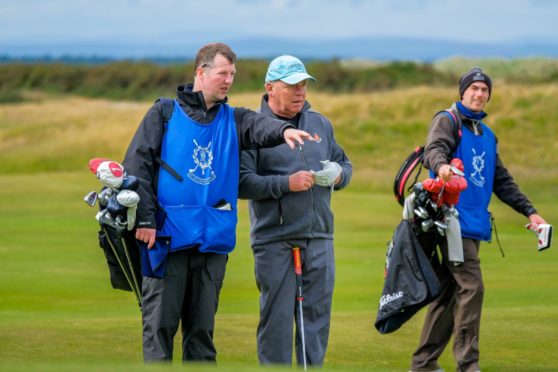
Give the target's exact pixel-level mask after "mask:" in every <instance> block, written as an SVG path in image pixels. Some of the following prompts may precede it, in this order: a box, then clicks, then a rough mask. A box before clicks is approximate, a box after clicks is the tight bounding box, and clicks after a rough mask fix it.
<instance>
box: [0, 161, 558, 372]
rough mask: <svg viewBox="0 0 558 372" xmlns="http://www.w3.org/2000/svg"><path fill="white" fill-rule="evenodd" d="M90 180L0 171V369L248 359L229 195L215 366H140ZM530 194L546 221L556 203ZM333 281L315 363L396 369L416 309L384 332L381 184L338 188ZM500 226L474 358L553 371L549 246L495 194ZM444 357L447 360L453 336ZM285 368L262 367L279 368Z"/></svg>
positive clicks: (249, 367) (557, 251)
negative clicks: (379, 322)
mask: <svg viewBox="0 0 558 372" xmlns="http://www.w3.org/2000/svg"><path fill="white" fill-rule="evenodd" d="M97 189H98V182H97V180H96V179H95V177H94V176H93V175H91V174H90V173H89V172H88V171H87V170H86V169H84V171H83V172H79V173H44V174H35V175H10V176H0V190H1V194H0V197H1V200H0V203H1V204H0V205H2V213H1V214H0V226H1V229H2V232H3V234H2V244H0V257H1V258H2V270H0V282H1V283H2V286H1V287H0V370H2V371H29V370H43V371H97V370H103V371H107V370H110V371H124V370H126V371H129V370H138V371H143V370H146V371H158V370H168V369H169V368H171V369H176V368H180V369H181V370H182V369H186V370H196V371H205V370H208V371H209V370H216V369H218V370H220V371H237V370H238V371H240V370H242V371H257V370H260V369H261V368H260V367H258V364H257V357H256V340H255V335H256V326H257V322H258V292H257V289H256V286H255V282H254V274H253V272H254V270H253V258H252V253H251V250H250V248H249V244H248V239H247V238H248V228H249V224H248V217H247V211H246V202H240V203H239V211H240V212H239V225H238V244H237V249H236V250H235V251H234V252H233V253H232V254H231V255H230V258H229V263H228V269H227V274H226V278H225V283H224V286H223V290H222V295H221V301H220V305H219V311H218V314H217V319H216V322H217V324H216V329H215V343H216V346H217V350H218V362H219V364H218V366H217V367H214V366H205V365H197V364H196V365H190V366H185V367H182V366H181V363H180V362H179V360H180V346H179V345H180V337H177V339H176V346H175V350H176V352H175V363H174V365H173V366H172V367H169V366H159V365H155V366H152V365H150V366H144V365H143V363H142V356H141V316H140V311H139V309H138V307H137V305H136V304H135V301H134V298H133V295H132V294H131V293H130V292H122V291H117V290H113V289H111V288H110V285H109V281H108V271H107V268H106V266H105V263H104V257H103V253H102V251H101V250H100V249H99V248H98V246H97V241H96V231H97V226H96V221H95V220H94V215H95V212H96V211H95V210H94V209H91V208H89V207H87V206H86V204H85V203H84V202H83V201H82V198H83V196H84V195H85V194H86V193H87V192H88V191H90V190H97ZM540 197H541V199H537V195H535V197H534V202H535V204H536V205H537V206H538V207H539V210H540V213H541V214H542V215H543V216H544V217H545V218H547V219H548V221H550V222H551V223H552V221H558V218H557V217H558V202H556V201H554V200H551V199H550V198H547V197H545V196H544V195H543V196H540ZM333 209H334V212H335V221H336V233H335V239H336V245H335V255H336V287H335V294H334V302H333V315H332V322H331V337H330V343H329V349H328V353H327V356H326V360H325V367H324V370H325V371H346V370H348V371H350V370H367V371H406V370H407V368H408V366H409V361H410V355H411V353H412V352H413V350H414V348H415V347H416V344H417V342H418V337H419V333H420V327H421V325H422V319H423V316H424V310H423V311H421V312H420V313H418V314H417V315H416V316H415V317H413V318H412V319H411V320H410V321H409V322H408V323H406V324H405V325H403V327H402V328H401V329H400V330H398V331H396V332H394V333H392V334H389V335H380V334H379V333H378V332H377V331H376V330H375V328H374V326H373V322H374V320H375V316H376V310H377V305H378V300H379V295H380V293H381V290H382V285H383V267H384V262H385V247H386V242H387V241H388V240H389V238H390V237H391V234H392V231H393V229H394V228H395V226H396V224H397V223H398V222H399V219H400V212H401V211H400V207H399V206H398V205H397V204H396V202H395V201H394V199H393V196H392V195H390V194H378V193H364V192H354V191H352V190H351V188H350V187H349V189H347V190H345V191H343V192H339V193H335V194H334V197H333ZM491 209H492V211H493V212H494V214H495V216H496V222H497V227H498V232H499V238H500V241H501V244H502V246H503V249H504V251H505V254H506V257H505V258H502V257H501V255H500V251H499V249H498V246H497V245H496V244H495V243H492V244H483V245H482V247H481V260H482V262H483V273H484V277H485V282H486V283H485V284H486V292H485V306H484V309H483V315H482V327H481V337H480V344H481V365H482V367H483V371H551V370H558V362H557V358H556V350H558V269H557V267H558V248H557V247H556V243H555V246H553V247H552V248H551V249H549V250H547V251H545V252H542V253H539V252H537V250H536V241H535V236H534V235H533V234H532V233H531V232H529V231H527V230H525V228H524V227H523V225H524V224H525V223H526V219H525V218H523V217H521V216H519V215H517V214H515V213H514V212H513V211H511V209H509V208H508V207H507V206H504V205H502V204H501V203H498V202H496V203H493V206H492V208H491ZM440 362H441V364H442V366H443V368H445V369H446V370H447V371H451V370H453V369H454V363H453V359H452V356H451V348H448V350H446V352H445V353H444V355H443V357H442V359H441V361H440ZM285 369H289V368H266V369H265V370H266V371H284V370H285Z"/></svg>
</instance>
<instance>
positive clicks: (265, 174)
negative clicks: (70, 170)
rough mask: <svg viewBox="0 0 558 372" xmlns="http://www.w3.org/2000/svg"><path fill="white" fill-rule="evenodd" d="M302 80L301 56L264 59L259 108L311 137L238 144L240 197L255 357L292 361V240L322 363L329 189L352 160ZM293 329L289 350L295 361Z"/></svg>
mask: <svg viewBox="0 0 558 372" xmlns="http://www.w3.org/2000/svg"><path fill="white" fill-rule="evenodd" d="M308 80H315V79H314V78H313V77H312V76H310V75H309V74H308V73H307V72H306V68H305V67H304V65H303V63H302V62H301V61H300V60H299V59H297V58H295V57H292V56H288V55H283V56H280V57H277V58H276V59H274V60H273V61H272V62H271V64H270V65H269V69H268V71H267V75H266V79H265V89H266V91H267V93H266V94H265V95H264V96H263V99H262V104H261V108H260V110H261V113H263V114H265V115H268V116H271V117H275V118H279V119H282V120H286V121H289V122H291V123H292V124H293V125H294V126H295V127H297V128H298V129H301V130H305V131H306V132H308V133H310V134H311V135H314V137H315V139H317V141H316V142H311V143H308V144H306V145H305V146H304V149H302V148H299V151H285V149H284V148H283V147H284V146H283V145H280V146H277V147H274V148H269V149H259V150H247V151H242V157H241V171H240V189H239V197H240V198H245V199H251V201H250V202H249V209H250V222H251V231H250V238H251V244H252V248H253V252H254V259H255V266H256V270H255V271H256V282H257V285H258V288H259V290H260V322H259V325H258V333H257V341H258V343H257V348H258V358H259V361H260V363H261V364H272V363H273V364H291V363H292V348H293V345H292V340H293V334H292V333H293V322H294V316H295V297H296V294H295V293H296V281H295V273H294V267H293V259H292V248H293V247H299V248H300V249H301V253H302V278H303V282H302V286H303V288H304V296H305V297H304V301H303V314H304V315H303V316H304V328H305V329H304V335H305V340H306V361H307V362H308V364H309V365H315V366H321V365H322V364H323V360H324V356H325V352H326V349H327V343H328V337H329V324H330V318H331V302H332V296H333V286H334V280H335V263H334V253H333V214H332V211H331V208H330V201H331V195H332V192H333V191H334V190H340V189H343V188H344V187H346V186H347V185H348V183H349V181H350V179H351V175H352V166H351V163H350V161H349V159H348V158H347V156H346V155H345V152H344V151H343V149H342V148H341V147H340V146H339V145H338V144H337V142H336V141H335V137H334V135H333V127H332V125H331V123H330V121H329V120H328V119H327V118H325V117H324V116H323V115H321V114H319V113H318V112H316V111H313V110H311V109H310V104H309V103H308V102H307V101H306V85H307V81H308ZM300 331H301V330H300V329H299V330H298V332H297V336H296V357H297V361H298V363H299V364H302V361H303V354H302V347H301V342H300V341H301V337H300Z"/></svg>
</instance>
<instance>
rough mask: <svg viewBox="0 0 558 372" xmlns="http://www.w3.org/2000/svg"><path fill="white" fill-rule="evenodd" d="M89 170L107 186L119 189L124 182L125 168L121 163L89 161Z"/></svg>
mask: <svg viewBox="0 0 558 372" xmlns="http://www.w3.org/2000/svg"><path fill="white" fill-rule="evenodd" d="M89 169H90V170H91V172H93V173H94V174H95V175H96V176H97V178H98V179H99V181H101V183H102V184H103V185H104V186H106V187H112V188H118V187H120V185H121V184H122V181H123V180H124V168H123V167H122V165H120V164H119V163H117V162H115V161H112V160H107V159H104V158H95V159H91V160H89Z"/></svg>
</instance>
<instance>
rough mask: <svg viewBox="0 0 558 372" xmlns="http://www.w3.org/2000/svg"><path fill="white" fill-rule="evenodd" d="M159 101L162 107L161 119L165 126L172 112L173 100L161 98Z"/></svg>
mask: <svg viewBox="0 0 558 372" xmlns="http://www.w3.org/2000/svg"><path fill="white" fill-rule="evenodd" d="M159 101H161V105H162V106H163V113H162V117H163V123H164V124H165V126H166V124H167V123H168V122H169V120H170V118H171V116H172V113H173V111H174V99H170V98H165V97H161V98H159Z"/></svg>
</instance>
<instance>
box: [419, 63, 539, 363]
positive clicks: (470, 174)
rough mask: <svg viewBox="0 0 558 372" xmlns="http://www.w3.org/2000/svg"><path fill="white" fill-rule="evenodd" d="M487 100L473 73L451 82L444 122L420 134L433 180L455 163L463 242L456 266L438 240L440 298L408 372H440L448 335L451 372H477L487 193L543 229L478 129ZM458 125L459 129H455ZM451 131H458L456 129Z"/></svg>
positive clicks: (491, 139)
mask: <svg viewBox="0 0 558 372" xmlns="http://www.w3.org/2000/svg"><path fill="white" fill-rule="evenodd" d="M491 93H492V80H491V79H490V77H489V76H488V75H487V74H486V73H485V72H484V71H482V70H481V69H480V68H478V67H475V68H473V69H471V70H470V71H468V72H466V73H465V74H463V76H461V78H460V79H459V95H460V97H461V100H460V101H458V102H455V103H454V104H453V105H452V106H451V108H450V110H451V111H453V113H454V115H455V117H456V118H457V121H458V123H455V122H454V120H453V119H452V118H451V117H452V115H443V114H440V115H436V116H435V117H434V118H433V119H432V124H431V127H430V130H429V133H428V137H427V141H426V147H425V153H424V164H425V166H426V167H427V168H429V169H430V171H431V173H434V174H435V175H437V176H438V177H439V178H441V179H443V180H445V181H449V180H450V179H451V177H452V170H451V167H450V165H449V162H450V160H451V159H452V158H459V159H461V160H462V161H463V165H464V168H465V169H464V173H465V178H466V180H467V182H468V188H467V189H466V190H464V191H462V192H461V194H460V198H459V202H458V203H457V205H456V209H457V211H458V212H459V223H460V225H461V226H460V227H461V237H462V243H463V257H464V262H463V263H462V264H459V265H455V264H454V263H453V262H449V260H448V246H447V242H446V239H438V248H439V250H440V253H441V255H442V262H441V264H440V266H439V269H438V277H439V279H440V283H441V284H442V287H443V289H442V293H441V294H440V296H439V297H438V298H436V299H435V300H434V301H433V302H432V303H431V304H430V306H429V308H428V312H427V314H426V317H425V321H424V326H423V330H422V334H421V336H420V341H419V346H418V348H417V349H416V351H415V352H414V354H413V357H412V363H411V371H441V369H440V366H439V365H438V358H439V357H440V355H441V354H442V352H443V351H444V348H445V347H446V345H447V344H448V343H449V341H450V338H451V336H452V335H453V337H454V341H453V355H454V357H455V359H456V362H457V370H458V371H467V372H469V371H480V365H479V329H480V317H481V308H482V301H483V292H484V285H483V279H482V273H481V269H480V260H479V256H478V253H479V248H480V242H481V241H490V240H491V233H492V230H491V217H490V213H489V212H488V205H489V203H490V198H491V195H492V193H494V194H495V195H496V196H497V197H498V198H499V199H500V200H501V201H503V202H504V203H506V204H508V205H509V206H511V207H512V208H513V209H514V210H515V211H517V212H519V213H521V214H523V215H524V216H526V217H527V218H528V219H529V221H530V223H531V224H533V225H534V226H537V225H538V224H544V223H546V222H545V220H544V219H543V218H542V217H541V216H539V215H538V214H537V210H536V209H535V208H534V207H533V205H532V204H531V202H530V201H529V199H528V198H527V196H525V195H524V194H523V193H522V192H521V191H520V190H519V187H518V186H517V185H516V183H515V182H514V180H513V178H512V176H511V175H510V173H509V172H508V170H507V169H506V167H505V166H504V164H503V163H502V160H501V159H500V156H499V154H498V150H497V139H496V136H495V135H494V133H493V132H492V130H491V129H490V128H489V127H488V126H487V125H486V124H485V123H484V122H483V120H484V119H485V118H486V116H487V114H486V113H485V112H484V111H483V110H484V107H485V105H486V103H487V102H488V100H489V99H490V95H491ZM459 122H460V123H461V126H460V127H459ZM456 126H457V128H459V130H456Z"/></svg>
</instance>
